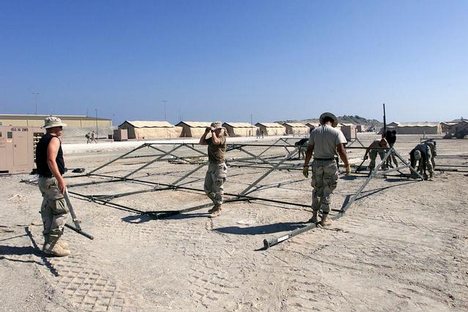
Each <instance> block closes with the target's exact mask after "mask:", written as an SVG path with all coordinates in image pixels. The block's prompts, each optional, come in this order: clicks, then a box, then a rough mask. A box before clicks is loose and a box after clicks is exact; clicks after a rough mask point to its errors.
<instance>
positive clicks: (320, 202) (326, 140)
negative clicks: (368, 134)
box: [302, 112, 351, 226]
mask: <svg viewBox="0 0 468 312" xmlns="http://www.w3.org/2000/svg"><path fill="white" fill-rule="evenodd" d="M337 124H338V119H337V118H336V116H335V115H333V114H332V113H328V112H327V113H323V114H322V115H320V127H317V128H315V129H314V130H313V131H312V132H311V134H310V139H309V146H308V147H307V152H306V157H305V160H304V169H303V171H302V173H303V174H304V176H305V177H306V178H307V177H308V176H309V161H310V159H311V158H312V155H313V156H314V159H313V161H312V181H311V185H312V188H313V191H312V211H313V215H312V218H311V219H310V220H309V222H314V223H317V222H318V220H317V218H318V212H319V210H320V209H321V210H322V219H321V221H320V224H321V225H322V226H329V225H331V221H330V220H329V219H328V214H329V212H330V204H331V196H332V193H333V191H334V190H335V188H336V185H337V183H338V165H337V162H336V161H335V155H336V154H337V153H338V155H339V156H340V158H341V160H342V161H343V163H344V165H345V168H346V174H349V172H350V170H351V169H350V166H349V162H348V156H347V155H346V150H345V148H344V144H346V143H347V142H346V138H345V136H344V135H343V133H342V132H341V131H340V130H338V129H336V126H337Z"/></svg>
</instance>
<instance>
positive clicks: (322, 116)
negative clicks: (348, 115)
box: [320, 112, 338, 127]
mask: <svg viewBox="0 0 468 312" xmlns="http://www.w3.org/2000/svg"><path fill="white" fill-rule="evenodd" d="M326 117H330V118H331V119H333V122H332V127H336V126H338V118H336V116H335V115H333V114H332V113H330V112H325V113H323V114H322V115H320V124H322V125H323V124H324V121H323V120H324V119H325V118H326Z"/></svg>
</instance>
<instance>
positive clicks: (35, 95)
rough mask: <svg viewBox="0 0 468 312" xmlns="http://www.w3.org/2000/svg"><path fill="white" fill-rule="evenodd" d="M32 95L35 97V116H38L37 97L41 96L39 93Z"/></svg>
mask: <svg viewBox="0 0 468 312" xmlns="http://www.w3.org/2000/svg"><path fill="white" fill-rule="evenodd" d="M32 94H33V95H34V104H35V105H36V110H35V114H36V115H37V96H38V95H39V92H33V93H32Z"/></svg>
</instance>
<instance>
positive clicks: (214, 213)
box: [208, 205, 221, 218]
mask: <svg viewBox="0 0 468 312" xmlns="http://www.w3.org/2000/svg"><path fill="white" fill-rule="evenodd" d="M208 213H209V214H210V218H215V217H217V216H219V215H220V214H221V205H214V207H213V208H211V209H210V210H208Z"/></svg>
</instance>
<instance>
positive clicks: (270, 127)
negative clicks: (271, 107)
mask: <svg viewBox="0 0 468 312" xmlns="http://www.w3.org/2000/svg"><path fill="white" fill-rule="evenodd" d="M255 126H257V128H258V130H259V131H260V135H262V134H263V135H262V136H268V135H284V134H285V133H286V128H285V127H284V126H283V125H281V124H279V123H276V122H257V123H256V124H255Z"/></svg>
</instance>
